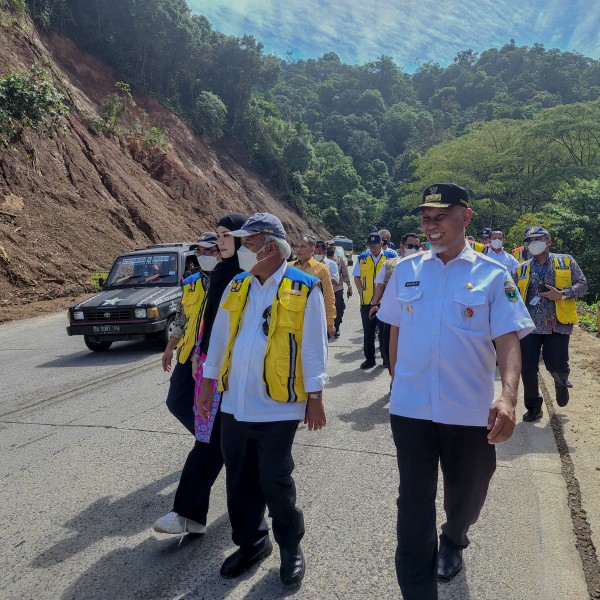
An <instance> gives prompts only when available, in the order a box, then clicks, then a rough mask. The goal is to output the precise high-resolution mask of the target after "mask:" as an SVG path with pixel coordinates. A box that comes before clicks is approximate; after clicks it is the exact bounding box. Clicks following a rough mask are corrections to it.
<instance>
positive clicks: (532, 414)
mask: <svg viewBox="0 0 600 600" xmlns="http://www.w3.org/2000/svg"><path fill="white" fill-rule="evenodd" d="M543 415H544V411H543V410H542V409H541V408H530V409H529V410H528V411H527V412H526V413H525V414H524V415H523V421H525V423H533V422H534V421H539V420H540V419H541V418H542V416H543Z"/></svg>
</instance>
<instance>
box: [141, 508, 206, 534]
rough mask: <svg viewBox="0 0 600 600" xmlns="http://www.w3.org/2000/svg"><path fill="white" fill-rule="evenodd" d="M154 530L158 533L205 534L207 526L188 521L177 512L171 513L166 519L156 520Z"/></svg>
mask: <svg viewBox="0 0 600 600" xmlns="http://www.w3.org/2000/svg"><path fill="white" fill-rule="evenodd" d="M152 529H154V531H157V532H158V533H175V534H177V533H186V532H187V533H205V532H206V525H202V523H197V522H196V521H192V520H191V519H186V518H185V517H182V516H181V515H178V514H177V513H176V512H173V511H171V512H170V513H167V514H166V515H165V516H164V517H160V519H156V521H154V525H152Z"/></svg>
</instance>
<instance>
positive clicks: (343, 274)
mask: <svg viewBox="0 0 600 600" xmlns="http://www.w3.org/2000/svg"><path fill="white" fill-rule="evenodd" d="M326 243H327V258H329V259H330V260H332V261H334V262H335V264H336V265H337V268H338V272H339V274H340V279H339V281H338V282H337V283H334V284H333V293H334V295H335V322H334V326H335V337H336V338H337V337H339V336H340V325H341V324H342V320H343V318H344V311H345V310H346V303H345V302H344V284H346V286H347V287H348V289H347V294H348V298H350V297H351V296H352V284H351V283H350V274H349V273H348V263H347V261H346V258H345V257H344V256H339V255H337V254H336V253H335V241H334V240H327V242H326ZM332 283H333V282H332Z"/></svg>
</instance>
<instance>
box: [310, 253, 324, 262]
mask: <svg viewBox="0 0 600 600" xmlns="http://www.w3.org/2000/svg"><path fill="white" fill-rule="evenodd" d="M313 258H314V259H315V260H318V261H319V262H323V259H324V258H325V257H324V256H323V255H322V254H315V255H314V256H313Z"/></svg>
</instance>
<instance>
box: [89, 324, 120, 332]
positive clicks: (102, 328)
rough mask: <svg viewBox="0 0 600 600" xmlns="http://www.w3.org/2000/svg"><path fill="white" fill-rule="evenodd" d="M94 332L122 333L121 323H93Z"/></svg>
mask: <svg viewBox="0 0 600 600" xmlns="http://www.w3.org/2000/svg"><path fill="white" fill-rule="evenodd" d="M92 327H93V331H94V333H121V327H120V326H119V325H93V326H92Z"/></svg>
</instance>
